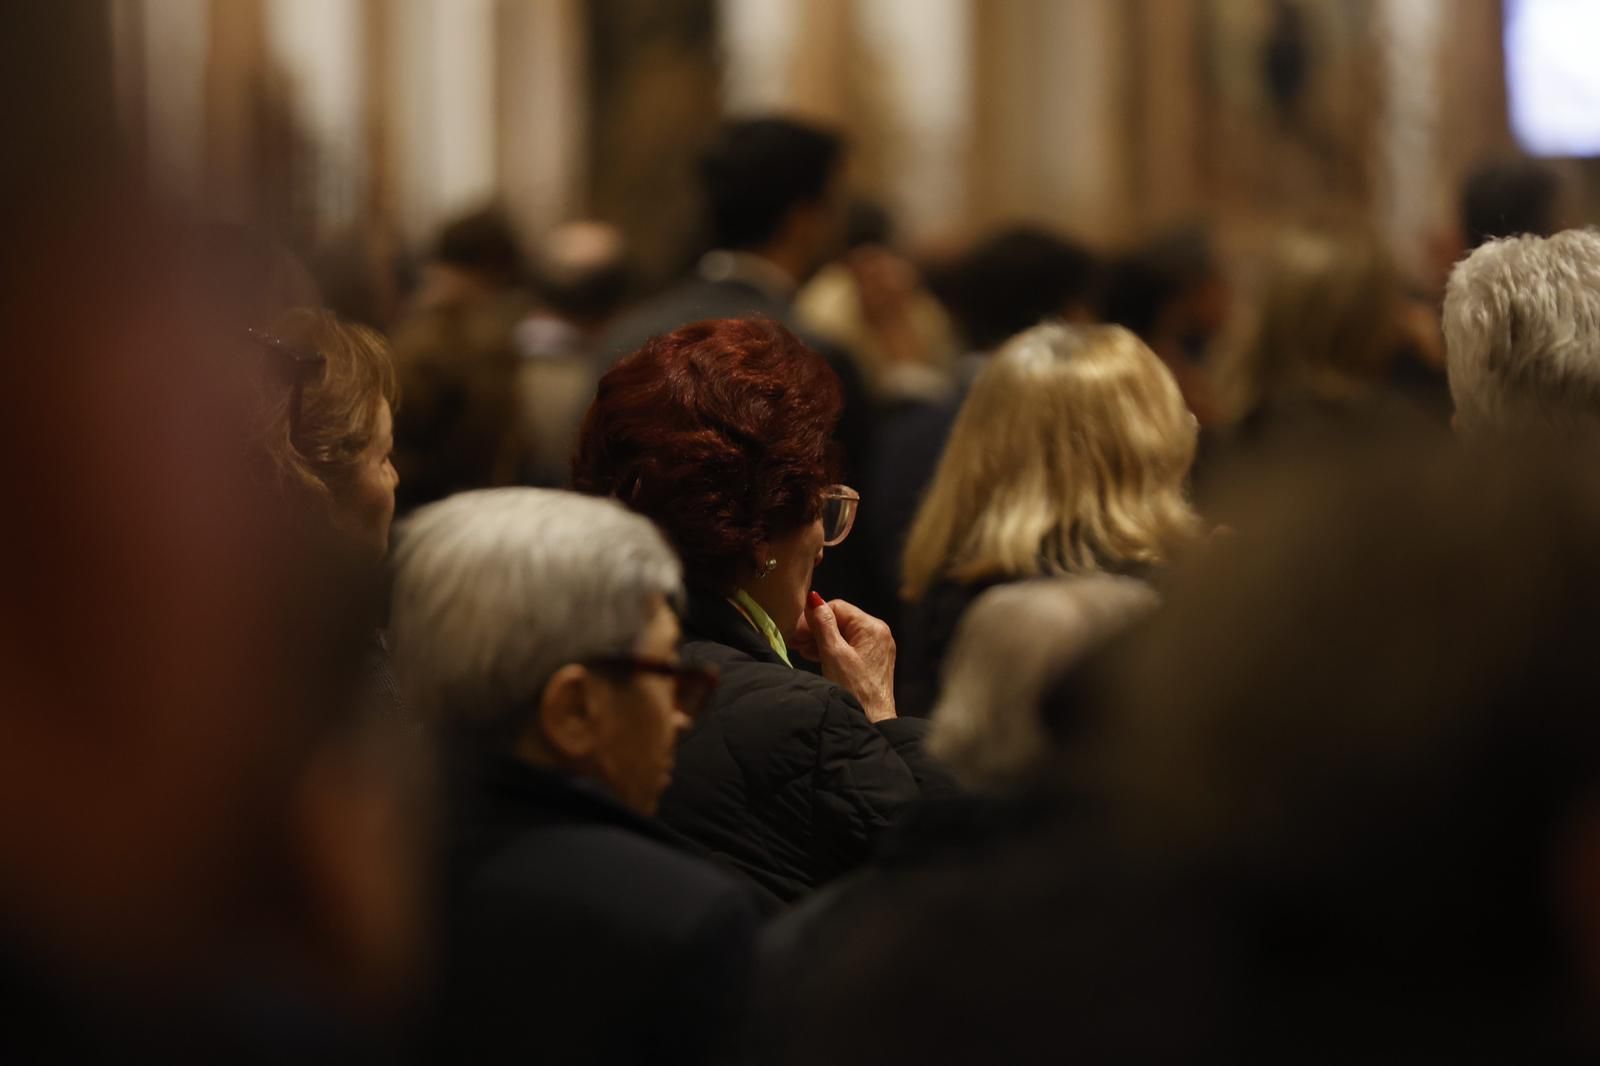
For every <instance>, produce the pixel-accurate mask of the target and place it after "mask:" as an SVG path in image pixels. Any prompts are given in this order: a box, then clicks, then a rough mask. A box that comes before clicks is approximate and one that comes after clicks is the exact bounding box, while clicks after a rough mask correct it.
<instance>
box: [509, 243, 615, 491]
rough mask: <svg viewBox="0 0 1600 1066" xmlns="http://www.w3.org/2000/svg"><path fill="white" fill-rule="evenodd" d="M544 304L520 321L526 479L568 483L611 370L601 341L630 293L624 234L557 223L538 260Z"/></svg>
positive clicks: (521, 417) (520, 401)
mask: <svg viewBox="0 0 1600 1066" xmlns="http://www.w3.org/2000/svg"><path fill="white" fill-rule="evenodd" d="M534 280H535V292H536V294H537V303H536V306H535V308H534V310H533V313H532V314H530V315H529V316H528V317H527V318H524V319H523V320H522V322H520V323H519V324H518V325H517V328H516V343H517V351H518V354H519V355H520V356H521V360H522V361H521V365H520V369H519V370H518V372H517V409H518V412H519V422H518V435H519V436H520V438H521V441H522V446H523V455H522V466H521V479H522V480H523V481H524V482H525V483H528V484H533V485H544V486H549V487H555V488H559V487H563V486H565V485H567V484H569V483H570V482H571V480H572V456H573V452H574V451H575V450H576V448H577V442H578V428H579V426H581V425H582V423H583V415H584V412H585V411H587V410H588V409H589V402H590V401H591V400H593V399H594V389H595V382H596V381H598V380H599V376H600V373H601V372H602V371H603V370H604V369H605V367H604V366H603V365H602V357H601V353H600V352H599V350H598V348H597V345H598V344H599V338H600V334H601V333H602V331H603V330H604V329H605V328H606V326H607V325H608V324H609V323H610V322H611V320H612V318H613V316H614V315H615V314H616V313H617V311H618V310H619V309H620V308H621V307H622V304H623V301H624V300H625V298H626V297H627V295H628V291H629V280H628V264H627V253H626V249H625V247H624V245H623V242H622V233H621V231H620V230H618V229H617V228H616V227H615V226H612V225H609V224H607V223H604V222H594V221H579V222H568V223H563V224H562V225H560V226H557V227H556V228H555V229H553V230H551V231H550V232H549V233H546V234H545V236H544V240H543V241H541V242H540V245H539V249H538V255H537V257H536V259H535V263H534Z"/></svg>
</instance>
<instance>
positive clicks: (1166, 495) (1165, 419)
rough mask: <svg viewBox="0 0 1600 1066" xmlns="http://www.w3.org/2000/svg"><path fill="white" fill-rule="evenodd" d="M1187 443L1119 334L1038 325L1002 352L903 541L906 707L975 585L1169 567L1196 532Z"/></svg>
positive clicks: (1151, 375)
mask: <svg viewBox="0 0 1600 1066" xmlns="http://www.w3.org/2000/svg"><path fill="white" fill-rule="evenodd" d="M1197 432H1198V427H1197V424H1196V422H1195V420H1194V417H1193V416H1192V415H1191V414H1190V412H1189V410H1188V408H1187V407H1186V406H1185V405H1184V401H1183V396H1182V394H1181V393H1180V392H1179V391H1178V385H1177V383H1176V382H1175V381H1174V380H1173V377H1172V374H1171V372H1170V371H1168V370H1167V368H1166V366H1165V365H1164V364H1163V363H1162V362H1161V360H1160V359H1158V358H1157V357H1156V355H1155V353H1154V352H1152V351H1151V350H1150V349H1149V348H1148V347H1146V346H1145V344H1144V342H1142V341H1140V340H1139V339H1138V338H1137V337H1136V336H1134V335H1133V334H1132V333H1130V332H1129V331H1128V330H1126V329H1123V328H1122V327H1120V326H1109V325H1097V326H1069V325H1065V324H1061V323H1047V324H1045V325H1041V326H1036V327H1034V328H1033V329H1030V330H1027V331H1026V332H1024V333H1020V334H1018V335H1017V336H1015V337H1013V338H1012V339H1011V340H1009V341H1007V342H1006V343H1005V345H1003V346H1002V347H1001V348H1000V350H999V351H998V352H996V354H995V355H994V356H993V357H992V358H991V361H990V363H989V365H988V366H986V367H985V368H984V370H983V372H982V373H980V374H979V375H978V378H977V380H976V381H975V382H974V383H973V386H972V391H971V393H970V395H969V396H968V397H967V400H966V403H965V404H964V405H963V406H962V409H961V413H960V415H959V416H958V417H957V419H956V423H955V427H954V429H953V430H952V431H951V435H950V441H949V444H948V445H946V447H945V452H944V456H943V458H942V459H941V460H940V463H939V469H938V472H937V473H936V474H935V475H934V480H933V484H932V485H931V486H930V488H929V490H928V493H927V495H926V497H925V498H924V500H923V503H922V506H921V508H920V510H919V511H918V512H917V517H916V521H915V522H914V523H913V524H912V527H911V533H910V536H909V537H908V539H907V542H906V550H905V555H904V581H903V583H902V586H901V595H902V597H903V598H904V599H905V600H906V601H907V603H908V604H909V605H910V607H909V610H908V613H907V622H906V631H905V634H904V637H905V639H904V641H903V643H902V654H901V664H902V666H903V669H902V671H901V675H900V676H901V678H902V679H903V681H902V685H901V692H902V696H901V700H902V707H904V708H907V709H908V710H909V709H914V710H912V713H924V714H925V713H926V712H927V710H928V708H929V707H930V706H931V704H932V698H933V695H934V693H935V692H936V690H937V683H938V678H939V672H940V668H941V665H942V661H943V658H944V652H945V648H946V646H947V645H948V644H949V641H950V638H951V635H952V634H953V633H954V632H955V628H956V624H957V623H958V622H959V621H960V618H961V615H962V614H963V613H964V612H965V610H966V608H967V606H968V605H969V604H970V603H971V602H972V600H973V599H975V598H976V597H977V596H978V595H979V594H981V593H982V592H984V591H985V590H987V589H989V588H991V587H993V586H995V585H999V584H1003V583H1006V582H1011V581H1018V580H1023V579H1027V578H1033V577H1049V576H1065V575H1071V574H1092V573H1114V574H1123V575H1128V576H1136V577H1137V576H1145V575H1147V574H1149V573H1150V572H1151V571H1153V570H1156V569H1159V568H1160V567H1162V566H1164V565H1165V564H1166V563H1167V562H1169V561H1170V559H1171V557H1172V554H1173V552H1175V551H1176V550H1178V549H1179V548H1180V547H1181V545H1182V544H1183V543H1184V542H1186V541H1188V540H1189V539H1191V538H1192V537H1193V536H1194V535H1195V534H1196V533H1197V532H1198V529H1199V519H1198V517H1197V516H1196V514H1195V512H1194V510H1193V508H1192V507H1191V506H1190V504H1189V500H1188V497H1187V495H1186V481H1187V478H1188V474H1189V468H1190V466H1191V465H1192V464H1193V462H1194V455H1195V445H1196V436H1197ZM902 713H906V712H905V711H902Z"/></svg>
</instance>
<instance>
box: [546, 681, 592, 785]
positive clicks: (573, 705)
mask: <svg viewBox="0 0 1600 1066" xmlns="http://www.w3.org/2000/svg"><path fill="white" fill-rule="evenodd" d="M533 727H534V729H535V731H536V732H537V734H538V740H539V741H540V742H541V744H542V746H543V747H545V748H547V749H548V751H549V753H550V755H552V756H553V757H554V758H555V759H557V760H558V761H559V762H561V763H564V764H570V763H577V762H582V761H583V760H585V759H587V758H588V757H589V756H590V755H591V754H592V753H593V752H594V748H595V743H596V739H597V738H596V736H595V728H594V715H593V714H592V713H591V708H590V706H589V671H588V670H587V669H586V668H585V667H583V666H580V665H579V664H577V663H568V664H567V665H566V666H563V667H562V668H561V669H559V670H557V671H556V672H555V675H554V676H553V677H551V678H550V681H549V683H548V684H546V685H545V687H544V694H543V695H542V696H541V697H540V699H539V711H538V713H537V714H536V715H535V716H534V722H533Z"/></svg>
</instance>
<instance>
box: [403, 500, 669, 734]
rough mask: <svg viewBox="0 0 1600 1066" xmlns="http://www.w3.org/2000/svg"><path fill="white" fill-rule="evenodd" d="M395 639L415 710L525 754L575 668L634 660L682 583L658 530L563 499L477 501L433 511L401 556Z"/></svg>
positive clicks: (602, 505) (420, 516) (411, 529)
mask: <svg viewBox="0 0 1600 1066" xmlns="http://www.w3.org/2000/svg"><path fill="white" fill-rule="evenodd" d="M394 570H395V578H394V592H393V600H392V603H391V607H390V637H391V640H392V643H393V649H394V662H395V670H396V672H397V674H398V675H399V677H400V681H401V685H402V687H403V691H404V693H405V696H406V699H407V705H408V706H409V707H411V708H413V709H414V710H415V711H416V712H417V713H419V714H420V715H422V716H423V718H424V720H426V721H429V722H431V723H435V724H439V725H445V726H450V727H454V728H455V729H456V730H458V731H460V732H464V733H467V734H469V735H470V734H477V735H478V736H479V739H481V740H484V741H488V742H492V743H501V744H510V743H514V742H515V740H516V739H517V737H519V736H520V735H521V733H522V730H523V728H524V727H525V725H526V721H527V716H528V715H530V714H531V713H532V711H533V709H534V708H535V707H536V706H537V704H538V701H539V698H540V697H541V695H542V694H543V692H544V689H545V686H546V685H547V684H548V683H549V681H550V678H551V677H552V676H553V675H554V674H555V672H556V671H557V670H558V669H560V668H561V667H562V666H565V665H566V664H568V663H574V662H580V661H582V660H584V659H588V658H593V657H597V656H604V655H615V654H621V653H625V652H627V651H629V650H631V649H632V648H633V647H634V646H635V644H636V643H637V641H638V639H639V637H640V636H641V635H642V633H643V632H644V629H645V627H646V626H647V625H648V623H649V621H650V619H651V612H652V609H651V604H652V603H653V602H654V601H655V598H656V597H665V598H666V600H667V602H668V603H671V604H675V605H676V604H679V603H680V602H681V599H682V595H683V593H682V588H683V570H682V567H681V565H680V564H679V562H678V558H677V556H676V555H675V554H674V553H673V551H672V549H671V548H670V547H668V545H667V542H666V540H665V539H664V538H663V537H662V535H661V533H660V532H659V531H658V530H657V529H656V527H655V526H654V525H652V524H651V523H650V521H649V520H648V519H646V518H643V517H641V516H640V515H637V514H634V513H633V512H631V511H629V510H627V509H626V508H625V507H623V506H622V505H621V504H619V503H617V502H616V501H614V500H609V499H601V498H598V497H593V496H580V495H578V494H577V493H572V492H561V491H557V490H554V489H531V488H506V489H488V490H484V491H480V492H466V493H462V494H460V495H458V496H452V497H450V498H449V499H447V500H443V501H441V502H439V503H435V504H432V505H430V506H427V507H424V508H422V509H421V510H420V511H418V512H417V513H416V514H415V515H414V516H413V517H412V518H411V519H409V520H408V521H406V522H405V523H403V524H402V525H401V527H400V528H399V530H398V533H397V535H396V544H395V550H394Z"/></svg>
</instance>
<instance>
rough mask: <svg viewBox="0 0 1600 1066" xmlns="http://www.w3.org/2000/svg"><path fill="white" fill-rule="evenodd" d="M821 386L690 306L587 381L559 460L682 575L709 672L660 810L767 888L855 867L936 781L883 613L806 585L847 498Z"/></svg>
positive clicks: (838, 533) (750, 326)
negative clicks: (576, 425) (641, 527)
mask: <svg viewBox="0 0 1600 1066" xmlns="http://www.w3.org/2000/svg"><path fill="white" fill-rule="evenodd" d="M839 402H840V401H839V389H838V384H837V381H836V379H835V378H834V376H833V375H832V373H831V372H830V371H829V370H828V367H827V365H826V364H825V363H824V362H823V361H822V360H821V359H820V358H818V357H817V356H816V355H815V354H814V353H812V352H811V351H809V350H808V349H807V348H806V347H805V346H804V345H803V344H801V343H800V341H799V340H798V339H797V338H795V336H794V335H793V334H791V333H790V332H789V331H788V330H785V329H784V328H783V327H781V326H779V325H777V324H775V323H772V322H766V321H759V320H742V319H724V320H720V321H714V322H702V323H698V324H695V325H692V326H688V327H685V328H683V329H680V330H678V331H676V332H674V333H670V334H668V335H666V336H664V337H659V338H656V339H655V340H653V341H651V342H649V343H648V344H646V345H645V346H644V347H643V348H641V349H640V350H639V351H637V352H635V353H634V354H633V355H631V356H629V357H628V358H626V359H624V360H623V361H622V362H620V363H618V364H617V366H615V367H613V368H612V370H611V371H610V372H609V373H607V374H606V376H605V377H604V378H602V379H601V382H600V390H599V395H598V396H597V398H596V400H595V404H594V407H593V408H591V409H590V411H589V415H588V418H587V420H586V421H585V425H584V431H583V434H582V436H581V439H580V442H579V450H578V456H577V459H576V461H575V464H574V483H575V484H576V485H577V486H578V487H579V488H580V489H583V490H585V491H590V492H595V493H602V494H606V495H611V496H615V497H617V498H619V499H621V500H623V501H625V502H626V503H628V504H629V505H630V506H632V507H633V508H634V509H635V510H638V511H640V512H641V513H643V514H645V515H647V516H649V517H650V518H652V519H654V520H655V521H656V522H657V523H658V524H660V525H661V527H662V528H663V529H664V531H665V532H666V533H667V535H668V538H669V539H670V540H671V541H672V542H673V544H674V546H675V547H676V548H677V549H678V552H679V554H680V555H681V556H682V557H683V559H684V566H685V570H686V572H687V574H688V581H689V585H690V593H691V608H690V612H689V618H688V623H687V627H686V628H687V630H688V635H689V638H690V647H691V648H692V649H693V650H694V651H695V653H696V654H697V655H701V656H703V657H705V658H707V659H708V660H710V661H711V662H712V663H714V664H715V665H716V666H717V667H719V669H720V670H721V672H722V679H723V683H722V686H721V687H720V688H719V689H718V692H717V694H716V696H715V697H714V698H713V701H712V704H711V708H710V710H709V712H708V713H707V714H706V715H705V716H704V717H703V718H702V719H701V720H700V721H699V722H698V723H697V724H696V726H695V728H694V729H693V730H692V731H691V733H690V734H689V735H688V736H687V738H686V739H685V740H684V742H683V745H682V748H681V750H680V751H679V755H678V774H677V776H676V777H675V779H674V782H673V786H672V787H671V788H670V789H669V790H668V791H667V794H666V795H665V796H664V797H663V800H662V808H661V816H662V819H663V820H664V821H666V822H667V823H668V824H669V825H671V826H673V827H674V828H676V829H678V830H680V831H682V832H683V833H685V834H686V835H688V836H690V837H692V838H693V839H695V840H696V841H697V842H699V843H700V844H701V845H703V846H705V847H707V848H709V849H711V850H712V851H714V852H716V853H717V854H719V855H720V856H722V857H724V858H725V859H726V861H728V862H730V863H732V864H733V865H735V866H736V867H738V868H739V869H741V870H743V871H744V872H745V873H747V874H748V875H749V876H750V877H751V878H752V879H753V880H755V881H756V882H757V883H759V884H760V885H762V886H763V887H765V888H766V889H768V890H769V891H771V892H773V893H774V894H776V895H777V896H779V897H780V898H782V899H784V900H794V899H797V898H799V897H800V896H802V895H804V894H805V893H806V892H807V891H809V890H810V889H812V888H814V887H816V886H818V885H820V884H822V883H823V882H825V881H827V880H829V879H831V878H833V877H836V876H838V875H839V874H841V873H844V872H845V871H847V870H849V869H851V868H853V867H854V866H856V865H857V864H859V863H860V862H861V861H863V860H864V859H865V858H866V857H867V855H868V854H869V853H870V850H871V848H872V845H873V841H874V838H875V837H876V835H877V834H878V833H879V832H880V831H881V830H882V829H883V828H885V827H886V826H888V825H889V823H890V822H891V821H893V820H894V819H895V818H896V817H897V816H898V815H899V814H901V813H902V812H903V811H904V810H905V809H906V808H908V807H909V806H911V805H912V804H913V803H915V802H916V801H917V800H918V799H919V798H921V797H922V796H923V795H924V794H925V793H928V792H930V791H938V790H939V789H940V788H944V787H949V785H948V778H947V777H946V776H945V775H944V773H943V772H942V771H941V770H939V769H938V768H937V767H936V766H935V765H934V764H933V763H931V762H930V761H929V760H927V758H926V757H925V756H924V755H923V753H922V747H921V739H922V736H923V730H924V728H925V725H924V723H920V722H911V721H900V720H898V716H897V712H896V708H895V701H894V689H893V674H894V657H895V645H894V638H893V636H892V635H891V634H890V632H889V628H888V626H886V625H885V624H884V623H883V622H881V621H879V620H878V619H877V618H874V617H872V616H871V615H868V614H866V613H865V612H863V611H861V610H860V609H859V608H857V607H855V606H854V605H852V604H850V603H848V602H845V601H843V600H834V601H832V602H824V601H823V599H822V597H821V596H819V595H817V594H816V593H815V592H814V591H813V590H812V575H813V571H814V570H815V569H816V567H817V565H818V564H819V563H820V562H822V559H823V550H824V548H826V547H830V546H832V545H835V544H838V543H839V542H840V541H841V540H842V539H843V538H844V537H845V536H846V535H847V534H848V533H849V531H850V527H851V525H852V523H853V521H854V515H855V510H856V507H857V504H858V503H859V497H858V496H857V494H856V493H855V491H854V490H853V489H850V488H848V487H846V486H842V485H837V484H832V483H831V482H832V480H833V477H834V476H835V475H834V472H833V471H834V462H833V460H832V450H831V446H830V443H829V439H828V438H829V431H830V430H831V429H832V426H833V422H834V419H835V418H836V417H837V416H838V411H839ZM793 652H801V653H804V654H805V655H806V657H807V658H809V659H812V660H815V661H818V662H820V664H821V673H822V676H821V677H818V676H817V675H816V674H814V673H810V672H808V671H805V670H799V669H795V668H794V666H793V662H794V660H793V658H792V653H793Z"/></svg>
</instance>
